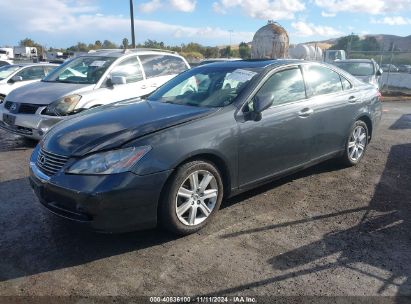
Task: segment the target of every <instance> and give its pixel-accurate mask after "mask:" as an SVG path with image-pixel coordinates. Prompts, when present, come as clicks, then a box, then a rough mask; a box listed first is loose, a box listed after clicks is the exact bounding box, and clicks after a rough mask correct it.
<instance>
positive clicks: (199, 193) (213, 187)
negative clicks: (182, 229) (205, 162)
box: [176, 170, 218, 226]
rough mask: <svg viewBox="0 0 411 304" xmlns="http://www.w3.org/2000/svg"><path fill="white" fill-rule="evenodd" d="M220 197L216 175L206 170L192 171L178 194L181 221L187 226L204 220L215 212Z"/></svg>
mask: <svg viewBox="0 0 411 304" xmlns="http://www.w3.org/2000/svg"><path fill="white" fill-rule="evenodd" d="M217 198H218V184H217V180H216V178H215V176H214V175H213V174H212V173H211V172H209V171H206V170H198V171H195V172H193V173H191V174H190V175H189V176H188V177H187V179H186V180H185V181H184V182H183V183H182V185H181V186H180V188H179V190H178V192H177V195H176V213H177V217H178V219H179V221H180V222H181V223H182V224H184V225H187V226H196V225H199V224H201V223H202V222H204V221H205V220H206V219H207V218H208V217H209V216H210V214H211V213H212V212H213V210H214V208H215V205H216V202H217Z"/></svg>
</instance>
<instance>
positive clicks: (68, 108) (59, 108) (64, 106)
mask: <svg viewBox="0 0 411 304" xmlns="http://www.w3.org/2000/svg"><path fill="white" fill-rule="evenodd" d="M80 99H81V96H80V95H69V96H65V97H63V98H61V99H59V100H56V101H55V102H53V103H51V104H50V105H48V106H47V108H46V111H45V114H46V115H53V116H65V115H68V114H71V113H72V112H73V111H74V109H75V107H76V106H77V104H78V102H79V101H80Z"/></svg>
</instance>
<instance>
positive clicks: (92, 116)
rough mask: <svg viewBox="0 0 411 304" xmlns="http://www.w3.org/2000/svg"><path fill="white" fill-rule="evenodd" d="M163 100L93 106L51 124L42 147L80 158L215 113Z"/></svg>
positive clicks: (209, 109)
mask: <svg viewBox="0 0 411 304" xmlns="http://www.w3.org/2000/svg"><path fill="white" fill-rule="evenodd" d="M215 111H216V109H213V108H200V107H192V106H183V105H175V104H168V103H162V102H153V101H144V100H140V99H137V100H132V101H126V102H118V103H114V104H111V105H108V106H103V107H100V108H96V109H92V110H89V111H86V112H83V113H82V114H80V115H76V116H75V117H73V118H71V119H67V120H64V121H62V122H61V123H58V124H57V125H56V126H54V127H53V128H52V129H51V130H50V131H49V132H48V133H47V134H46V136H45V137H44V139H43V141H42V143H41V145H42V148H43V149H45V150H47V151H49V152H52V153H55V154H59V155H65V156H73V157H81V156H84V155H85V154H88V153H93V152H97V151H102V150H109V149H113V148H116V147H119V146H121V145H123V144H124V143H126V142H128V141H131V140H133V139H136V138H138V137H142V136H144V135H147V134H150V133H153V132H156V131H159V130H162V129H166V128H169V127H172V126H175V125H178V124H181V123H185V122H188V121H190V120H193V119H197V118H200V117H203V116H205V115H208V114H210V113H213V112H215Z"/></svg>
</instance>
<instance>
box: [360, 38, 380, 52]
mask: <svg viewBox="0 0 411 304" xmlns="http://www.w3.org/2000/svg"><path fill="white" fill-rule="evenodd" d="M380 48H381V47H380V44H379V43H378V41H377V39H375V37H367V38H365V39H364V40H362V41H361V51H379V50H380Z"/></svg>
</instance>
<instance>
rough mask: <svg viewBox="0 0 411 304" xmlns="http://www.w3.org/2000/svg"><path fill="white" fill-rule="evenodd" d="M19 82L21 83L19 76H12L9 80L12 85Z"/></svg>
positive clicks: (21, 79) (21, 78)
mask: <svg viewBox="0 0 411 304" xmlns="http://www.w3.org/2000/svg"><path fill="white" fill-rule="evenodd" d="M20 81H23V77H21V76H17V75H14V76H13V77H12V78H11V82H12V83H15V82H20Z"/></svg>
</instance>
